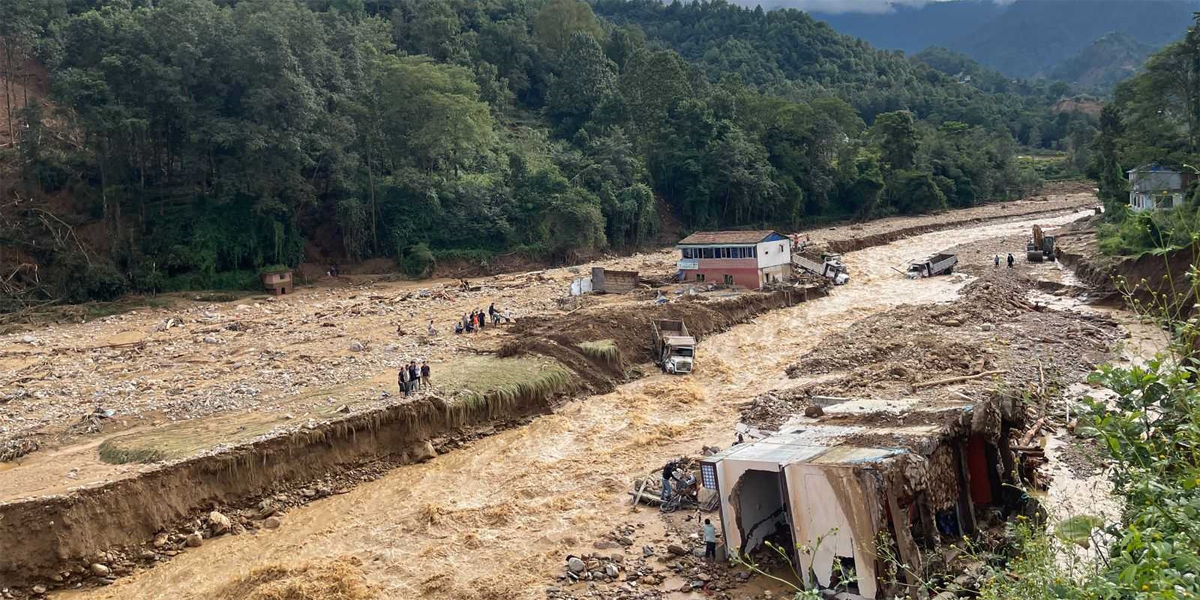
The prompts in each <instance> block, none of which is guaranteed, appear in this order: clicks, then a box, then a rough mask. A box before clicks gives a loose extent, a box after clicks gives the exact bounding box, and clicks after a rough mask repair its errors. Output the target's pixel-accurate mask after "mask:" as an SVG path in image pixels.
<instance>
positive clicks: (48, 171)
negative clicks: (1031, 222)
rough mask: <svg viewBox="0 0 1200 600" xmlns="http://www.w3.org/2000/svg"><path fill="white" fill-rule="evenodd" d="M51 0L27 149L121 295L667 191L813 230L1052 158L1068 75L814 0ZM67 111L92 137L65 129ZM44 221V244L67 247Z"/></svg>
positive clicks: (417, 254) (616, 234)
mask: <svg viewBox="0 0 1200 600" xmlns="http://www.w3.org/2000/svg"><path fill="white" fill-rule="evenodd" d="M8 1H9V2H18V3H20V2H25V1H26V0H8ZM22 6H25V5H24V4H22ZM26 8H28V7H26ZM593 9H595V10H596V11H597V12H598V13H599V14H600V15H601V17H606V18H607V20H608V22H605V21H604V20H602V18H601V17H597V16H596V14H594V13H593ZM35 12H36V11H35ZM22 14H23V13H22ZM38 15H40V16H36V18H32V20H31V21H29V22H30V23H32V24H31V25H30V26H29V27H28V28H26V29H27V32H26V33H25V34H21V35H26V36H27V39H28V40H32V41H30V42H28V44H27V45H28V46H29V47H30V48H39V49H44V51H45V52H44V56H46V57H47V59H48V60H47V63H46V64H47V67H48V69H49V72H50V77H51V81H52V88H53V94H52V96H53V98H52V100H53V102H51V103H47V104H45V105H40V104H32V105H31V106H30V107H29V108H27V109H26V110H25V111H24V112H23V113H22V114H23V115H24V116H23V117H22V118H24V119H25V125H26V126H25V127H23V128H21V127H18V128H16V129H17V130H19V131H22V132H23V133H22V138H21V141H20V146H19V148H17V149H16V150H17V151H18V152H19V154H20V157H21V159H22V160H21V163H22V164H23V165H25V167H24V171H23V173H22V176H23V180H24V182H25V183H26V185H27V186H29V187H30V188H31V189H33V190H34V191H37V192H40V193H43V194H45V193H48V192H52V191H55V190H62V189H70V190H71V192H72V196H73V198H75V201H76V203H77V207H76V211H77V213H78V215H77V217H78V219H77V221H79V223H80V224H82V223H84V222H87V221H89V220H91V221H95V222H96V223H97V224H100V225H102V227H103V229H104V231H105V233H106V234H107V239H108V240H109V247H108V248H107V252H103V251H101V252H100V254H107V257H106V258H107V259H110V262H112V263H113V264H115V265H116V268H117V269H118V273H119V274H123V277H122V278H121V279H122V280H124V286H123V288H122V286H118V285H97V286H95V289H96V290H97V293H101V294H111V293H115V292H114V290H117V289H132V290H138V291H147V292H155V291H160V290H167V289H180V288H187V287H191V286H195V287H200V288H231V289H234V288H242V287H248V286H252V285H254V284H253V283H252V282H250V281H249V279H248V278H247V277H246V276H245V275H246V274H247V273H256V272H257V271H258V270H259V269H260V268H261V267H262V266H263V265H264V264H268V263H278V264H284V265H289V266H295V265H297V264H299V263H300V262H301V261H302V260H305V257H306V256H307V257H314V256H323V257H327V258H328V259H330V260H344V261H349V262H354V261H359V260H366V259H369V258H376V257H383V256H386V257H390V258H393V259H394V260H396V261H397V263H398V265H400V266H401V267H402V268H403V269H404V270H405V271H407V272H408V273H410V274H413V275H414V276H417V274H420V275H427V274H429V273H430V272H431V268H432V265H433V262H434V260H458V259H459V257H461V258H462V259H465V260H470V261H472V262H474V263H485V264H486V263H487V262H489V261H490V260H491V257H493V256H495V255H498V254H502V253H507V252H511V251H513V250H514V249H519V250H520V251H521V252H523V253H526V254H528V255H529V256H531V257H533V258H538V259H552V260H569V259H575V258H581V257H584V256H586V255H588V254H592V253H595V252H598V251H604V250H607V249H631V248H636V247H639V246H643V245H646V244H648V243H650V242H652V241H653V240H654V238H655V237H656V236H657V234H658V229H659V227H658V221H659V211H660V210H668V211H670V212H672V213H673V215H674V217H676V218H678V219H680V220H682V221H683V224H684V226H686V227H688V228H692V229H695V228H701V227H706V228H707V227H712V228H717V227H743V226H744V227H750V226H767V227H781V228H795V227H799V226H802V225H804V224H807V223H816V222H824V221H827V220H831V219H836V218H841V217H850V216H856V217H862V218H865V217H868V216H872V215H877V214H884V213H895V212H920V211H928V210H938V209H941V208H943V207H945V206H947V205H954V206H968V205H973V204H977V203H980V202H988V201H994V200H1002V199H1008V198H1011V197H1013V196H1014V195H1016V194H1018V193H1020V192H1021V191H1023V190H1027V189H1028V187H1029V185H1030V182H1031V181H1032V180H1031V179H1030V177H1029V175H1028V173H1025V172H1022V171H1021V170H1020V169H1019V168H1018V167H1016V166H1015V161H1013V159H1012V155H1013V154H1014V153H1015V150H1016V147H1015V142H1014V141H1013V139H1014V136H1016V137H1019V136H1020V135H1022V133H1023V132H1022V131H1020V130H1018V129H1014V126H1012V124H1013V123H1017V122H1018V121H1020V118H1021V115H1025V114H1027V113H1028V112H1029V111H1031V110H1033V109H1034V108H1041V106H1040V105H1039V104H1037V102H1041V101H1042V100H1038V101H1037V102H1034V101H1032V100H1030V104H1029V105H1026V103H1025V98H1024V97H1022V96H1019V95H1011V94H1009V95H1004V94H1000V95H997V94H991V95H989V94H987V93H984V92H983V91H981V90H979V89H975V88H972V87H970V86H963V85H960V84H959V83H958V82H957V81H955V80H954V79H953V78H951V77H949V76H946V75H944V74H942V73H940V72H939V71H937V70H935V69H932V68H930V67H929V66H927V65H924V64H921V63H917V62H912V61H907V60H904V59H903V58H902V57H899V56H896V55H893V54H891V53H886V52H880V51H877V50H873V49H870V48H869V47H867V46H865V45H863V44H861V43H858V42H855V41H853V40H850V39H848V38H845V37H842V36H838V35H836V34H834V33H833V32H832V31H830V30H829V29H828V28H827V27H824V26H822V25H819V24H817V23H816V22H815V21H812V20H811V19H810V18H809V17H808V16H806V15H804V14H803V13H799V12H796V11H791V10H783V11H777V12H771V13H769V14H767V13H765V12H764V11H754V10H750V9H744V8H740V7H738V6H735V5H731V4H725V3H720V2H713V3H688V4H681V5H679V6H676V7H672V6H668V5H664V4H661V3H659V2H656V1H651V0H630V1H624V0H622V1H617V0H602V1H600V2H596V3H594V4H589V3H587V2H581V1H579V0H548V1H546V0H503V1H501V0H406V1H403V2H383V1H380V2H374V1H372V2H358V1H357V0H352V1H339V2H327V1H313V2H297V1H294V0H284V1H275V0H241V1H238V2H221V1H216V0H161V1H159V2H154V3H133V4H130V3H121V2H113V3H101V4H100V5H92V4H80V5H78V6H75V7H74V8H73V9H72V10H71V11H69V12H68V11H65V10H52V11H48V12H45V13H44V14H43V13H38ZM6 25H7V24H6ZM22 27H24V26H22ZM26 29H23V30H22V31H26ZM14 35H15V34H14ZM22 39H26V38H22ZM23 47H24V46H23ZM40 51H41V50H39V52H40ZM877 116H878V119H877V118H876V117H877ZM1051 121H1053V122H1051ZM1067 121H1069V119H1068V120H1067ZM60 123H61V124H62V125H64V126H66V127H69V128H71V130H72V131H74V132H78V135H72V136H61V135H51V131H50V129H49V127H50V126H51V124H60ZM868 123H874V126H873V128H871V129H870V130H868V129H867V124H868ZM1038 126H1039V127H1040V130H1041V131H1042V132H1048V131H1051V130H1052V126H1054V127H1057V121H1055V120H1053V119H1051V118H1049V117H1047V119H1046V120H1045V121H1044V122H1043V121H1039V122H1038ZM1080 131H1083V130H1080ZM1085 133H1086V132H1084V133H1080V136H1084V135H1085ZM1042 135H1043V136H1044V137H1045V136H1050V135H1051V134H1048V133H1043V134H1042ZM1059 137H1061V136H1059ZM76 139H77V140H78V143H76V142H75V140H76ZM1055 139H1059V138H1055ZM1080 139H1083V138H1082V137H1081V138H1080ZM1085 158H1086V157H1085ZM34 225H35V226H36V227H35V229H34V230H30V231H29V232H25V231H22V232H21V233H20V236H19V237H20V241H19V244H20V245H21V247H22V248H24V249H26V250H27V251H29V252H30V253H35V252H37V253H42V254H54V253H56V252H65V251H66V249H65V248H62V247H55V246H54V244H55V243H56V242H55V241H54V240H53V236H51V235H50V234H49V233H48V232H45V231H44V228H42V226H41V225H40V224H38V223H36V222H35V223H34ZM39 231H40V232H41V233H37V232H39ZM14 237H17V236H14ZM49 248H54V249H53V250H49ZM102 250H103V249H102ZM63 264H64V268H66V266H65V265H66V263H65V262H64V263H63ZM66 270H67V272H74V271H72V270H71V269H70V268H66ZM102 279H105V280H111V279H112V278H102ZM64 281H66V279H64ZM112 283H114V284H115V283H116V281H115V280H112ZM85 294H86V293H85Z"/></svg>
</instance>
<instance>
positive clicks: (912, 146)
mask: <svg viewBox="0 0 1200 600" xmlns="http://www.w3.org/2000/svg"><path fill="white" fill-rule="evenodd" d="M873 132H874V136H875V137H876V139H877V140H878V141H879V148H880V150H881V151H882V158H883V162H884V164H885V165H887V168H888V169H891V170H902V169H910V168H912V167H913V165H914V160H915V159H916V156H917V130H916V127H915V126H914V123H913V115H912V113H911V112H908V111H906V110H900V111H894V112H889V113H884V114H881V115H879V116H878V117H877V118H876V119H875V125H874V127H873Z"/></svg>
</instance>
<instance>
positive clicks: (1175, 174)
mask: <svg viewBox="0 0 1200 600" xmlns="http://www.w3.org/2000/svg"><path fill="white" fill-rule="evenodd" d="M1128 175H1129V209H1130V210H1132V211H1134V212H1140V211H1144V210H1162V209H1169V208H1177V207H1180V206H1183V199H1184V196H1185V194H1186V191H1187V188H1188V186H1189V185H1191V183H1192V180H1193V179H1195V178H1196V174H1195V173H1191V172H1185V171H1177V170H1175V169H1171V168H1168V167H1164V166H1162V165H1160V164H1158V163H1151V164H1148V165H1142V166H1140V167H1138V168H1136V169H1130V170H1129V171H1128Z"/></svg>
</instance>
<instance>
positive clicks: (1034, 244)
mask: <svg viewBox="0 0 1200 600" xmlns="http://www.w3.org/2000/svg"><path fill="white" fill-rule="evenodd" d="M1025 260H1027V261H1029V262H1042V261H1044V260H1050V261H1053V260H1054V236H1052V235H1046V234H1044V233H1042V228H1041V227H1040V226H1038V225H1034V226H1033V237H1032V238H1030V239H1029V241H1028V242H1026V243H1025Z"/></svg>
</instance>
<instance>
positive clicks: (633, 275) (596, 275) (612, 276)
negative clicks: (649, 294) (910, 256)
mask: <svg viewBox="0 0 1200 600" xmlns="http://www.w3.org/2000/svg"><path fill="white" fill-rule="evenodd" d="M637 283H638V272H637V271H611V270H609V269H605V268H603V267H592V291H594V292H596V293H598V294H628V293H629V292H632V291H633V290H634V288H636V287H637Z"/></svg>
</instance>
